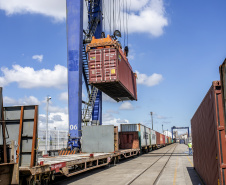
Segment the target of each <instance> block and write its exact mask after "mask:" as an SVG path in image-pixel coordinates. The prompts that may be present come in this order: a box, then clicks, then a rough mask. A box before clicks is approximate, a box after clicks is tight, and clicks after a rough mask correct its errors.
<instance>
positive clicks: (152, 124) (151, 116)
mask: <svg viewBox="0 0 226 185" xmlns="http://www.w3.org/2000/svg"><path fill="white" fill-rule="evenodd" d="M150 113H151V122H152V130H153V112H150Z"/></svg>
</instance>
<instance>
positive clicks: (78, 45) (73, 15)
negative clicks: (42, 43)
mask: <svg viewBox="0 0 226 185" xmlns="http://www.w3.org/2000/svg"><path fill="white" fill-rule="evenodd" d="M66 6H67V23H66V24H67V67H68V112H69V135H70V140H71V141H72V145H73V147H80V141H79V140H80V138H81V121H82V48H83V0H67V3H66Z"/></svg>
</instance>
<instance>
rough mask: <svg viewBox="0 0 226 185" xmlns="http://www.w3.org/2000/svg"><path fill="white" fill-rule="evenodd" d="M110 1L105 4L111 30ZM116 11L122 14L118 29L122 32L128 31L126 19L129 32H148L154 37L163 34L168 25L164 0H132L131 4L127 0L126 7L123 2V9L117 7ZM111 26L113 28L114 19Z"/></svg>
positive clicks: (106, 16) (105, 13)
mask: <svg viewBox="0 0 226 185" xmlns="http://www.w3.org/2000/svg"><path fill="white" fill-rule="evenodd" d="M109 2H110V1H106V2H105V6H104V7H105V11H104V16H105V25H106V27H107V30H110V29H109V27H110V25H109V21H110V14H109V9H108V6H109ZM123 2H124V1H123ZM126 4H127V5H126ZM126 6H127V10H126ZM115 11H116V15H119V14H120V15H121V23H120V21H119V20H117V22H116V29H121V32H122V33H124V32H127V25H126V23H127V21H126V19H127V20H128V32H129V33H148V34H150V35H152V36H154V37H158V36H161V35H162V34H163V29H164V27H166V26H168V19H167V16H166V12H165V7H164V2H163V0H131V4H130V1H125V4H124V9H123V4H122V3H121V9H116V10H115ZM119 11H120V12H119ZM112 17H113V16H112ZM123 20H124V21H123ZM120 25H121V26H120ZM122 25H124V26H122ZM111 27H112V28H113V21H112V25H111Z"/></svg>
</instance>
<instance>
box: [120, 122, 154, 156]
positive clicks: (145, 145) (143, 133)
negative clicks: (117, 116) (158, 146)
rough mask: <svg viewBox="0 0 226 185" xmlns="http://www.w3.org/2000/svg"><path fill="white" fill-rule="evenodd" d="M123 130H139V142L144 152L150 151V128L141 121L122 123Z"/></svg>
mask: <svg viewBox="0 0 226 185" xmlns="http://www.w3.org/2000/svg"><path fill="white" fill-rule="evenodd" d="M120 127H121V129H120V130H121V132H135V131H138V134H139V142H140V149H141V151H143V152H145V153H146V152H148V151H150V149H151V141H150V128H148V127H146V126H145V125H142V124H140V123H137V124H121V125H120Z"/></svg>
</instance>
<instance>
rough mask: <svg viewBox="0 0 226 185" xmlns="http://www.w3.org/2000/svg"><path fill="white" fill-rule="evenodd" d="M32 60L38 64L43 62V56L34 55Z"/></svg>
mask: <svg viewBox="0 0 226 185" xmlns="http://www.w3.org/2000/svg"><path fill="white" fill-rule="evenodd" d="M32 59H34V60H37V61H38V62H42V60H43V55H34V56H32Z"/></svg>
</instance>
